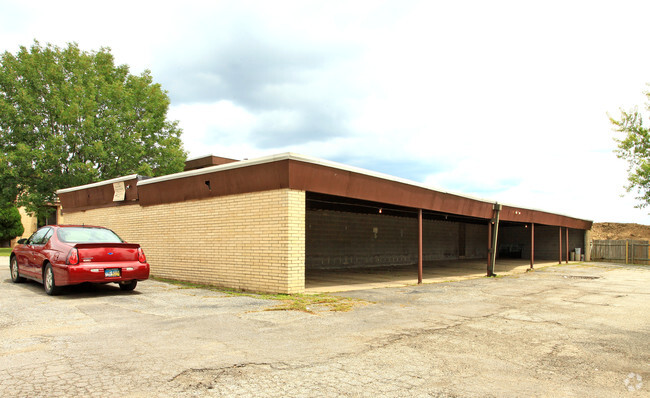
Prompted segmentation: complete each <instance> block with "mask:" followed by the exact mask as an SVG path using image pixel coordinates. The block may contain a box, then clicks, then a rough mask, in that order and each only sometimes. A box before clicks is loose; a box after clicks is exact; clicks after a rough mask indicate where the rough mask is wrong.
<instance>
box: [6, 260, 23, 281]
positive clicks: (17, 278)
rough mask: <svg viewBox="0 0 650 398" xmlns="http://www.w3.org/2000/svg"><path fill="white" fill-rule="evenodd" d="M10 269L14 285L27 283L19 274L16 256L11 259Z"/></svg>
mask: <svg viewBox="0 0 650 398" xmlns="http://www.w3.org/2000/svg"><path fill="white" fill-rule="evenodd" d="M9 269H10V270H11V281H12V282H13V283H21V282H25V278H23V277H22V276H20V274H19V273H18V260H16V256H13V257H11V261H10V263H9Z"/></svg>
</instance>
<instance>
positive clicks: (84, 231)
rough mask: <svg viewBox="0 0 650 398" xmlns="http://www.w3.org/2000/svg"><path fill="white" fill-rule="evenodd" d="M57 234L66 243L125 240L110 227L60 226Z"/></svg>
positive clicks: (116, 241) (117, 241) (120, 241)
mask: <svg viewBox="0 0 650 398" xmlns="http://www.w3.org/2000/svg"><path fill="white" fill-rule="evenodd" d="M56 235H57V236H58V237H59V240H60V241H62V242H66V243H122V242H123V240H122V239H120V237H119V236H117V235H116V234H115V232H113V231H111V230H110V229H105V228H86V227H68V228H60V229H59V230H58V231H57V232H56Z"/></svg>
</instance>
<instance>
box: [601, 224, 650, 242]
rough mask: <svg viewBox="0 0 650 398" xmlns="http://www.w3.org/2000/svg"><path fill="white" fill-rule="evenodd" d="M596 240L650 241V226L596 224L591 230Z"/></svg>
mask: <svg viewBox="0 0 650 398" xmlns="http://www.w3.org/2000/svg"><path fill="white" fill-rule="evenodd" d="M591 232H592V233H591V237H592V239H594V240H626V239H631V240H647V241H650V225H641V224H619V223H613V222H602V223H594V225H593V227H592V229H591Z"/></svg>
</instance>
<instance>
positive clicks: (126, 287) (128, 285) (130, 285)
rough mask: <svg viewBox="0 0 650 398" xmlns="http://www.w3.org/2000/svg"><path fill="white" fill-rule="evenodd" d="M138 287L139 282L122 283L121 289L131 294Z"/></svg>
mask: <svg viewBox="0 0 650 398" xmlns="http://www.w3.org/2000/svg"><path fill="white" fill-rule="evenodd" d="M136 286H138V281H128V282H120V289H122V291H124V292H130V291H131V290H133V289H135V287H136Z"/></svg>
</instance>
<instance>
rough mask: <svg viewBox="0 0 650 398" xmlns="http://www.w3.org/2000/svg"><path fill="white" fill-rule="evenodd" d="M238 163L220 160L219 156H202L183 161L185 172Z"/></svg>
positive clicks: (232, 160) (231, 160)
mask: <svg viewBox="0 0 650 398" xmlns="http://www.w3.org/2000/svg"><path fill="white" fill-rule="evenodd" d="M232 162H238V160H237V159H229V158H222V157H220V156H213V155H208V156H202V157H200V158H194V159H188V160H186V161H185V171H190V170H198V169H202V168H205V167H210V166H219V165H222V164H226V163H232Z"/></svg>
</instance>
